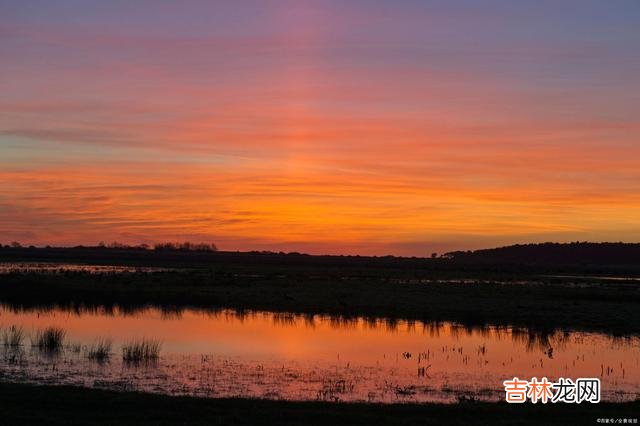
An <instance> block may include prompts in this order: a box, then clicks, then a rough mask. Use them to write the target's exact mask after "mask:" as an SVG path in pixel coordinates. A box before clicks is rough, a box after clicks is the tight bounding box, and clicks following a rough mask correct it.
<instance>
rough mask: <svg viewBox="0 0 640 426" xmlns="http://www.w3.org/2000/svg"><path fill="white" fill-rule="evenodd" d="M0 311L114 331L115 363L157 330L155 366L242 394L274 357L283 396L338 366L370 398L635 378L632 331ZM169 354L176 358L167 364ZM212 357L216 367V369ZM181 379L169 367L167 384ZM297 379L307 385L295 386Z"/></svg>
mask: <svg viewBox="0 0 640 426" xmlns="http://www.w3.org/2000/svg"><path fill="white" fill-rule="evenodd" d="M0 318H1V320H0V322H1V324H2V325H3V326H4V327H6V326H8V325H20V326H22V327H23V328H24V329H25V330H26V331H27V333H28V334H30V333H33V332H34V330H36V329H42V328H44V327H49V326H57V327H63V328H64V329H65V330H66V331H67V333H68V334H67V336H68V337H67V339H68V341H69V342H78V343H81V344H83V345H88V344H90V343H91V342H92V341H94V340H95V339H96V338H98V337H110V338H112V339H113V342H114V344H113V352H114V355H113V357H112V365H114V366H115V365H119V363H120V360H119V351H120V346H121V345H122V344H123V343H124V342H127V341H130V340H133V339H138V338H142V337H152V338H155V339H160V340H161V341H162V342H163V346H162V355H161V358H162V359H163V361H162V362H164V361H166V362H167V365H166V366H165V367H163V368H166V371H164V372H163V374H165V375H168V377H171V375H172V374H174V373H175V375H178V373H177V371H190V373H189V374H186V373H185V374H186V375H187V376H190V377H191V376H198V374H200V375H201V379H199V381H198V383H199V384H198V386H203V383H204V385H206V384H207V383H209V381H211V380H218V378H219V377H223V376H224V375H225V374H229V375H231V376H232V377H229V378H227V379H228V380H238V381H240V382H241V383H242V384H243V388H242V389H243V392H249V394H248V395H249V396H264V393H265V392H266V391H265V390H264V389H262V388H261V387H260V384H259V383H258V381H256V380H255V377H254V376H253V375H251V374H249V373H247V370H251V369H252V368H253V367H252V366H256V365H260V366H263V368H267V370H268V369H269V366H271V367H274V369H273V371H272V374H273V375H274V377H273V382H274V383H276V384H274V385H273V386H275V387H276V388H278V395H279V397H284V398H287V399H312V398H313V395H314V393H313V392H311V391H312V390H313V391H314V392H315V391H317V390H316V389H315V388H314V386H315V385H317V386H323V384H322V383H325V382H326V380H327V379H326V377H328V376H327V374H330V375H335V374H339V377H344V376H345V375H346V377H351V378H352V380H353V383H356V384H357V385H354V390H353V392H352V395H341V399H344V400H365V399H367V398H369V399H371V398H370V397H371V394H372V393H373V394H375V395H379V398H377V399H380V400H383V401H388V399H385V398H383V397H382V395H384V392H383V391H381V390H380V389H381V388H382V387H383V384H385V385H389V383H392V384H393V385H392V386H394V388H393V389H396V390H397V389H398V388H402V389H404V388H406V387H411V388H412V389H417V390H416V393H415V394H412V395H410V396H411V397H412V398H417V400H420V401H422V400H449V399H450V398H447V397H446V395H444V394H443V392H451V389H453V390H456V389H457V390H464V391H465V392H470V393H472V394H474V393H475V394H482V392H485V396H487V397H488V399H496V395H499V393H498V392H499V390H500V389H501V383H502V381H503V380H504V379H505V378H511V377H513V376H518V377H521V378H530V377H542V376H546V377H548V378H550V379H555V378H557V377H569V378H577V377H599V378H601V380H602V387H603V397H604V398H605V399H606V398H609V399H629V398H632V397H634V395H635V393H637V391H638V390H639V389H640V366H639V361H640V352H639V351H638V348H639V347H640V344H639V339H638V338H637V337H633V338H627V339H617V340H616V339H613V338H611V337H608V336H606V335H601V334H589V333H578V332H571V333H561V332H554V333H551V334H548V335H545V334H542V333H534V332H531V331H522V330H514V329H509V328H496V327H487V328H464V327H461V326H457V325H455V324H451V323H442V324H423V323H410V322H406V321H398V322H390V321H381V320H375V321H367V320H365V319H362V318H360V319H351V320H349V319H337V318H330V317H323V316H317V315H316V316H302V315H292V314H274V313H265V312H258V313H244V314H241V313H235V312H232V311H219V312H208V311H197V310H188V309H187V310H181V311H174V312H167V311H164V312H163V311H161V310H158V309H151V308H149V309H144V310H140V311H137V312H135V313H133V314H131V313H130V314H126V313H124V312H122V311H120V310H118V309H116V310H114V311H112V312H106V311H104V310H102V309H98V310H85V311H80V312H70V311H65V310H61V309H50V310H40V311H18V310H12V309H10V308H3V309H2V311H1V316H0ZM205 357H206V358H207V359H212V360H214V361H212V362H214V363H215V362H221V363H222V364H216V365H217V367H216V368H217V370H216V375H215V377H213V376H210V375H211V371H210V370H206V373H205V367H203V366H202V365H197V364H198V363H199V362H200V363H204V361H202V360H203V359H204V358H205ZM176 359H178V360H182V361H176ZM169 360H171V362H169ZM230 360H232V361H234V362H239V363H241V365H242V367H239V366H236V367H229V366H228V365H227V364H225V363H227V362H229V361H230ZM176 363H178V364H179V363H182V364H180V365H182V366H181V367H176V365H177V364H176ZM189 363H191V364H189ZM220 365H227V367H224V368H222V369H220ZM171 366H173V368H174V369H175V371H173V372H172V367H171ZM265 366H266V367H265ZM275 366H278V368H280V367H279V366H281V367H282V368H281V370H278V368H275ZM285 367H286V368H287V371H288V373H287V374H290V375H294V376H296V377H299V378H300V381H299V382H296V380H293V379H291V378H290V377H288V378H286V379H284V378H282V380H283V382H282V383H280V382H279V381H278V380H279V378H278V374H280V373H278V371H282V372H284V371H285ZM207 368H209V367H207ZM212 368H213V367H212ZM112 369H113V368H112ZM234 369H235V370H234ZM421 369H424V370H422V372H421ZM289 370H291V371H289ZM292 371H293V372H292ZM323 372H324V373H323ZM80 373H81V372H80ZM180 374H182V373H180ZM282 374H284V373H282ZM107 376H109V374H107ZM154 377H155V376H154ZM180 377H182V376H180ZM150 380H151V381H153V380H152V379H150ZM167 380H168V379H167ZM180 380H182V379H180V378H179V377H174V383H175V382H179V381H180ZM220 380H221V379H220ZM341 380H343V379H341ZM285 382H286V386H285V385H284V384H283V383H285ZM316 382H317V383H316ZM181 383H182V384H181V386H182V388H181V389H183V388H188V389H191V388H190V386H192V384H191V383H190V382H188V381H187V383H186V384H185V383H183V382H181ZM305 383H306V384H307V385H308V386H306V387H305V386H303V385H302V384H305ZM157 387H158V386H156V388H157ZM247 389H253V390H252V391H251V390H247ZM420 389H422V390H423V393H424V395H422V394H420V392H421V391H420ZM193 391H194V392H196V391H197V389H196V388H194V389H193ZM488 391H492V392H493V393H490V392H488ZM309 392H311V393H309ZM376 392H378V393H376ZM187 393H189V392H187ZM222 395H223V396H233V395H234V394H233V392H230V393H228V394H225V393H224V392H223V393H222ZM243 395H244V394H243ZM416 395H418V396H416ZM443 395H444V396H443ZM396 396H397V395H396Z"/></svg>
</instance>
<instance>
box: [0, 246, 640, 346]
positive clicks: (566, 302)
mask: <svg viewBox="0 0 640 426" xmlns="http://www.w3.org/2000/svg"><path fill="white" fill-rule="evenodd" d="M635 246H636V245H631V248H632V249H633V250H632V252H631V254H632V255H633V256H635V254H634V253H635V250H636V247H635ZM554 247H555V246H554ZM525 248H527V246H525ZM565 248H566V247H565ZM565 248H563V250H564V249H565ZM554 249H557V248H554ZM464 256H466V254H465V255H463V257H464ZM483 256H484V255H483ZM633 256H627V257H622V256H621V258H622V259H624V260H625V262H626V263H625V264H624V265H623V264H618V265H613V266H611V265H609V266H607V265H604V264H603V265H597V264H589V265H586V264H576V263H574V264H564V265H562V264H560V263H558V264H551V263H544V264H540V265H537V266H536V264H529V263H526V262H524V263H520V264H516V263H510V264H504V265H501V264H498V263H489V264H484V263H482V264H471V263H465V262H458V261H455V260H453V261H452V260H451V259H435V260H433V259H420V258H360V257H340V256H333V257H331V256H305V255H286V254H272V253H270V254H260V253H224V252H222V253H158V252H154V251H149V250H130V249H129V250H126V249H125V250H114V249H6V248H3V249H2V250H0V262H3V261H4V262H11V261H25V260H27V261H47V262H52V261H55V262H81V263H88V264H135V265H138V266H161V267H171V268H177V269H174V270H170V271H165V272H155V273H147V272H134V273H120V274H115V273H114V274H92V273H89V272H78V271H75V272H73V271H63V272H59V273H29V272H19V273H10V274H2V275H0V301H1V302H3V303H9V304H12V305H15V306H18V307H22V308H27V309H28V308H40V307H46V306H52V305H59V306H62V307H69V308H72V309H75V308H92V307H107V308H108V307H111V306H119V307H121V308H124V309H131V310H135V309H138V308H142V307H145V306H157V307H160V308H162V309H168V310H179V309H181V308H185V307H193V308H202V309H223V308H230V309H236V310H239V311H242V310H268V311H274V312H293V313H300V314H309V315H313V314H328V315H335V316H341V317H347V318H349V317H356V316H362V317H367V318H386V319H389V320H391V321H393V320H396V319H404V320H419V321H454V322H457V323H460V324H463V325H467V326H484V325H498V326H516V327H527V328H532V329H535V330H537V331H540V332H543V333H544V332H546V331H549V332H551V331H554V330H558V329H574V330H584V331H600V332H605V333H608V334H614V335H637V334H640V315H637V312H638V308H639V307H640V280H639V279H637V278H636V279H635V280H632V279H630V280H618V279H610V277H609V278H607V277H604V276H600V277H598V274H599V275H603V274H609V275H611V274H613V273H614V272H618V273H621V274H622V273H624V274H626V276H637V274H636V272H634V271H636V269H637V267H638V265H639V264H637V263H634V257H633ZM483 259H484V258H483ZM625 265H626V266H625ZM612 268H613V269H612Z"/></svg>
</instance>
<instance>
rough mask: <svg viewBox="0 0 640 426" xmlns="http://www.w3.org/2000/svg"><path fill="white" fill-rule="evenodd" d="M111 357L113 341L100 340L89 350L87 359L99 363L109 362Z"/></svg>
mask: <svg viewBox="0 0 640 426" xmlns="http://www.w3.org/2000/svg"><path fill="white" fill-rule="evenodd" d="M110 356H111V339H98V340H96V341H95V342H93V343H92V344H91V345H90V346H89V348H88V349H87V358H89V359H93V360H95V361H98V362H104V361H107V360H109V357H110Z"/></svg>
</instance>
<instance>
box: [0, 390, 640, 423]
mask: <svg viewBox="0 0 640 426" xmlns="http://www.w3.org/2000/svg"><path fill="white" fill-rule="evenodd" d="M0 401H2V402H1V404H2V414H1V415H0V416H1V417H0V423H1V424H6V425H115V424H117V425H214V424H215V425H226V424H229V425H387V424H389V425H412V426H413V425H421V424H443V425H471V424H486V425H551V424H557V425H570V424H580V425H585V424H587V425H588V424H598V422H597V420H598V419H599V418H600V419H604V418H607V419H616V421H617V419H620V420H621V421H622V419H625V418H627V419H628V418H638V416H639V415H640V403H639V402H633V403H624V404H609V403H601V404H580V405H569V404H546V405H542V404H536V405H533V404H523V405H519V404H513V405H509V404H506V403H498V404H491V403H463V404H459V405H439V404H426V405H417V404H395V405H372V404H345V403H338V404H335V403H325V402H285V401H267V400H252V399H202V398H193V397H170V396H162V395H151V394H141V393H118V392H114V391H105V390H95V389H82V388H74V387H68V386H33V385H24V384H8V383H0Z"/></svg>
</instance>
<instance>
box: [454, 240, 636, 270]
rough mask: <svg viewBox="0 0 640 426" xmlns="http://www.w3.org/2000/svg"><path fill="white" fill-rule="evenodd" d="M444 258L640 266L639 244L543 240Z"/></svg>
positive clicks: (527, 262)
mask: <svg viewBox="0 0 640 426" xmlns="http://www.w3.org/2000/svg"><path fill="white" fill-rule="evenodd" d="M443 257H445V258H448V259H451V260H453V261H454V262H456V263H458V262H459V263H469V264H473V263H476V264H537V265H549V264H555V265H558V264H576V265H580V264H583V265H588V264H599V265H640V244H638V243H588V242H579V241H577V242H573V243H541V244H516V245H513V246H508V247H500V248H494V249H483V250H475V251H454V252H449V253H445V254H444V255H443Z"/></svg>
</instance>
